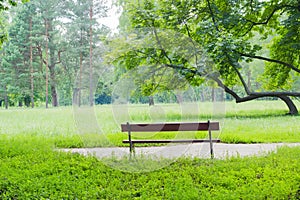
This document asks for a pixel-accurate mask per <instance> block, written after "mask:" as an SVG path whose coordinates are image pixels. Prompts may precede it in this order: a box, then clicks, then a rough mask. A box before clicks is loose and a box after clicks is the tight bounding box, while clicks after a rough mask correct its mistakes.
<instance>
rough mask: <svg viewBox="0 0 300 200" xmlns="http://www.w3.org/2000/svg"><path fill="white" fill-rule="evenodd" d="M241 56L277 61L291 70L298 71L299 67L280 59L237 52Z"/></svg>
mask: <svg viewBox="0 0 300 200" xmlns="http://www.w3.org/2000/svg"><path fill="white" fill-rule="evenodd" d="M239 54H240V55H241V56H244V57H247V58H254V59H259V60H264V61H268V62H273V63H277V64H281V65H284V66H286V67H288V68H291V69H292V70H294V71H296V72H298V73H300V69H298V68H297V67H295V66H294V65H292V64H289V63H286V62H283V61H280V60H275V59H271V58H266V57H263V56H255V55H249V54H245V53H239Z"/></svg>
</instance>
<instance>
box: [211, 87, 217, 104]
mask: <svg viewBox="0 0 300 200" xmlns="http://www.w3.org/2000/svg"><path fill="white" fill-rule="evenodd" d="M215 97H216V95H215V88H214V87H212V88H211V101H212V102H215V100H216V99H215Z"/></svg>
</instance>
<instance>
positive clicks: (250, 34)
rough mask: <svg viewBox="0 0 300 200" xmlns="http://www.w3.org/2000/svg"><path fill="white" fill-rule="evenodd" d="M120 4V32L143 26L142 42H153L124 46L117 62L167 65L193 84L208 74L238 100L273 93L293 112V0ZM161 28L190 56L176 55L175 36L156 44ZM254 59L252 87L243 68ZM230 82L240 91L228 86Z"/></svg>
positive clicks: (298, 25)
mask: <svg viewBox="0 0 300 200" xmlns="http://www.w3.org/2000/svg"><path fill="white" fill-rule="evenodd" d="M120 5H121V6H122V7H123V11H124V13H123V21H126V23H127V26H126V28H124V30H126V31H128V30H129V31H131V32H134V31H137V30H139V29H144V30H145V29H147V30H148V31H146V32H144V34H143V35H144V36H145V37H144V38H143V40H145V38H147V37H148V36H149V37H151V41H152V42H155V43H156V45H157V46H156V47H153V46H152V47H151V48H148V47H140V48H136V49H133V48H129V50H128V51H127V52H126V50H124V51H123V52H122V54H121V55H122V56H120V57H119V59H117V60H119V61H120V60H122V62H119V64H120V65H123V66H126V67H127V68H136V67H139V66H141V65H145V64H147V65H150V66H151V65H153V64H155V65H160V66H161V67H167V68H172V69H175V70H177V71H178V72H179V73H180V74H182V75H183V76H185V78H186V79H187V80H188V81H189V82H190V83H192V84H195V85H197V84H199V83H201V81H199V80H201V78H203V77H208V78H209V79H211V80H213V81H214V82H215V83H216V84H217V85H218V86H219V87H222V88H223V89H224V90H225V92H226V93H228V94H230V95H231V96H232V97H233V98H234V99H235V100H236V102H238V103H240V102H245V101H249V100H253V99H258V98H262V97H275V98H279V99H281V100H283V101H284V102H285V103H286V104H287V106H288V107H289V113H290V114H298V110H297V108H296V106H295V104H294V103H293V101H292V98H297V97H300V92H299V87H298V88H297V87H296V86H295V85H296V83H297V81H298V80H299V75H300V59H299V58H300V57H299V55H300V52H299V51H300V48H299V47H300V46H299V45H300V1H299V0H269V1H260V0H251V1H248V0H242V1H241V0H228V1H223V0H185V1H182V0H172V1H169V0H136V1H132V0H122V1H120ZM125 19H126V20H125ZM161 30H168V31H170V30H172V31H173V32H176V33H178V34H180V35H181V36H178V37H181V38H183V36H185V37H188V38H190V43H191V44H192V45H190V46H193V45H194V47H195V50H194V53H193V54H192V55H190V56H191V57H193V59H191V58H189V59H186V58H183V57H182V56H179V55H178V51H176V48H177V49H178V47H175V46H174V45H175V43H174V42H172V40H173V41H174V40H178V37H177V38H175V34H173V35H169V37H170V36H171V37H173V38H168V39H167V41H168V42H169V43H170V44H171V45H165V46H164V45H161V41H163V40H166V38H164V37H166V35H165V34H163V33H160V32H161ZM150 35H151V36H150ZM179 40H180V39H179ZM127 41H128V40H127ZM137 41H138V40H135V41H134V42H135V43H136V42H137ZM172 44H173V45H172ZM125 46H126V45H125ZM128 46H129V45H127V47H128ZM125 48H126V47H125ZM127 49H128V48H127ZM199 49H201V51H199ZM174 50H175V51H174ZM203 51H205V53H207V55H208V56H209V58H210V59H211V60H212V61H213V64H209V65H211V66H209V68H207V67H208V64H207V63H206V64H203V62H201V59H199V57H200V56H201V54H203ZM125 52H126V53H125ZM126 60H127V61H129V62H126ZM258 60H260V61H263V62H264V65H262V66H260V67H262V68H263V69H262V70H261V72H262V73H261V74H260V75H259V77H258V79H259V80H262V81H260V82H261V84H262V87H260V88H254V87H252V86H251V84H250V85H249V84H247V82H246V79H245V74H244V70H245V69H246V68H247V67H249V68H253V69H254V68H256V67H257V66H256V65H257V61H258ZM211 70H212V71H214V70H217V71H218V72H219V74H217V73H211ZM235 85H241V86H242V87H243V90H244V91H243V92H242V93H241V92H237V91H235V90H234V89H232V88H233V86H235ZM297 90H298V91H297Z"/></svg>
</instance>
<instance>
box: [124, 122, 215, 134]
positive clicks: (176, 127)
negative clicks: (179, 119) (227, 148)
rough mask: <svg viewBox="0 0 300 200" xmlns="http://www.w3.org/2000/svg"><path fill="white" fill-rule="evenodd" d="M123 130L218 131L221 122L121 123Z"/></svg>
mask: <svg viewBox="0 0 300 200" xmlns="http://www.w3.org/2000/svg"><path fill="white" fill-rule="evenodd" d="M121 129H122V132H128V131H130V132H159V131H208V130H211V131H218V130H220V126H219V122H194V123H157V124H129V123H127V124H121Z"/></svg>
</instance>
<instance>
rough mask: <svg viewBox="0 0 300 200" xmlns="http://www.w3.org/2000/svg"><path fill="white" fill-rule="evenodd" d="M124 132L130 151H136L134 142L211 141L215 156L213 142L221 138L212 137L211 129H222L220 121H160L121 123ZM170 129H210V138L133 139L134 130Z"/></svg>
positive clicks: (212, 153)
mask: <svg viewBox="0 0 300 200" xmlns="http://www.w3.org/2000/svg"><path fill="white" fill-rule="evenodd" d="M121 129H122V132H128V140H123V143H127V144H128V143H129V144H130V145H129V151H130V153H134V152H135V150H134V144H143V143H152V144H153V143H199V142H201V143H202V142H209V143H210V155H211V158H213V157H214V152H213V142H221V141H220V140H219V139H212V135H211V131H218V130H220V126H219V122H210V121H207V122H196V123H159V124H130V123H129V122H127V123H126V124H121ZM168 131H173V132H174V131H208V134H209V139H159V140H157V139H153V140H149V139H135V140H132V139H131V133H132V132H168Z"/></svg>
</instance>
